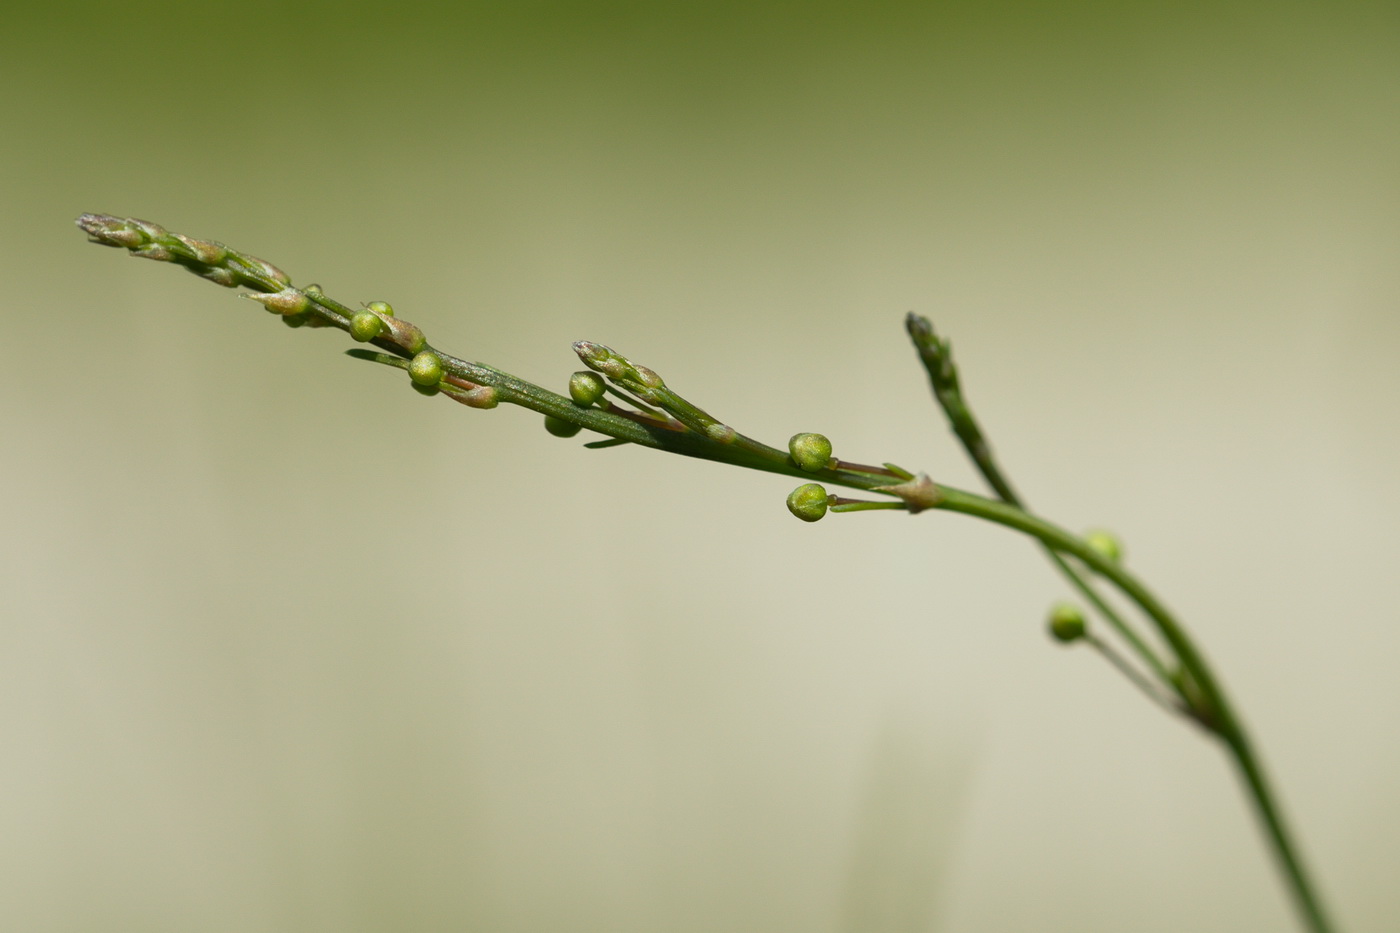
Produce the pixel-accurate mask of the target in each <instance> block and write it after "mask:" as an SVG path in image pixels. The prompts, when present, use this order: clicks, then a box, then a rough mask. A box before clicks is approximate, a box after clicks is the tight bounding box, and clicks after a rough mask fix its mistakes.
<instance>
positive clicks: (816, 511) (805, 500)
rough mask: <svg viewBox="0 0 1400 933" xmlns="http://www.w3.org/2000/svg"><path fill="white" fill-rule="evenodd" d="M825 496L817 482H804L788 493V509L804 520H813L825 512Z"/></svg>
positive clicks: (823, 490) (824, 491)
mask: <svg viewBox="0 0 1400 933" xmlns="http://www.w3.org/2000/svg"><path fill="white" fill-rule="evenodd" d="M827 498H828V496H827V494H826V490H825V489H823V488H822V487H821V485H820V484H819V483H806V484H804V485H802V486H798V487H797V488H796V489H794V490H793V491H792V492H790V493H788V497H787V507H788V511H789V512H791V513H792V514H793V515H796V516H797V517H798V518H800V519H802V520H803V521H804V522H814V521H816V520H817V519H819V518H821V517H822V516H823V515H825V514H826V504H827Z"/></svg>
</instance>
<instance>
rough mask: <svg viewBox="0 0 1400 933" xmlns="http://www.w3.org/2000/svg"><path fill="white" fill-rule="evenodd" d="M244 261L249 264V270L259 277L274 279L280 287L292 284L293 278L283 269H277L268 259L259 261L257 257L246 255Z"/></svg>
mask: <svg viewBox="0 0 1400 933" xmlns="http://www.w3.org/2000/svg"><path fill="white" fill-rule="evenodd" d="M243 261H244V263H246V264H247V266H248V268H250V269H252V270H253V272H255V273H257V274H258V275H261V276H264V277H265V278H269V279H272V281H274V282H276V283H277V284H278V285H290V284H292V277H291V276H290V275H288V274H287V273H285V272H283V271H282V270H281V269H279V268H277V267H276V266H274V265H273V264H272V263H270V262H268V261H267V260H266V259H259V258H258V257H256V256H247V255H245V256H244V257H243Z"/></svg>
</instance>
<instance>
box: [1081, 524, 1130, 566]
mask: <svg viewBox="0 0 1400 933" xmlns="http://www.w3.org/2000/svg"><path fill="white" fill-rule="evenodd" d="M1084 543H1085V544H1087V545H1089V547H1091V548H1093V549H1094V550H1096V551H1098V552H1099V553H1100V554H1102V555H1103V556H1104V557H1107V558H1108V559H1109V560H1111V561H1119V560H1122V558H1123V543H1122V542H1121V541H1119V540H1118V536H1117V535H1115V534H1114V533H1113V532H1111V531H1104V530H1103V529H1102V528H1095V529H1094V530H1093V531H1090V532H1088V533H1087V534H1085V535H1084Z"/></svg>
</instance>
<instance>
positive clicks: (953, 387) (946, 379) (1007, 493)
mask: <svg viewBox="0 0 1400 933" xmlns="http://www.w3.org/2000/svg"><path fill="white" fill-rule="evenodd" d="M905 326H906V329H907V330H908V332H909V337H910V339H911V340H913V342H914V349H915V350H917V351H918V353H919V361H920V362H921V363H923V364H924V369H925V371H926V372H927V373H928V378H929V384H930V386H932V388H933V397H934V398H935V399H936V400H937V401H938V406H939V407H940V408H942V409H943V413H944V414H945V415H946V416H947V417H948V426H949V427H950V428H952V430H953V434H954V435H955V436H956V437H957V439H958V441H959V442H960V443H961V444H962V446H963V449H964V450H965V451H967V455H968V457H969V458H970V459H971V460H972V462H973V464H975V465H976V467H977V470H978V472H980V473H981V474H982V478H983V479H985V480H986V481H987V484H988V485H989V486H991V487H992V489H993V490H994V491H995V492H996V494H997V496H998V497H1000V498H1001V500H1002V501H1003V502H1006V503H1008V504H1010V505H1014V506H1016V507H1017V508H1020V509H1024V508H1025V507H1026V506H1025V502H1024V500H1022V499H1021V497H1020V496H1019V495H1017V493H1016V490H1015V488H1014V487H1012V485H1011V480H1009V479H1008V478H1007V477H1006V474H1005V473H1003V472H1002V470H1001V467H1000V466H999V465H998V464H997V462H996V458H995V457H994V456H993V455H992V446H991V444H990V443H988V442H987V438H986V436H985V435H984V434H983V433H982V426H981V425H980V424H978V422H977V418H976V417H975V416H974V415H973V414H972V409H971V408H970V407H969V406H968V404H967V398H966V396H964V395H963V391H962V380H961V378H960V377H959V375H958V367H957V363H956V362H955V361H954V359H953V345H952V343H951V342H950V341H948V340H944V339H942V338H940V337H939V336H938V335H937V334H936V333H934V330H933V325H932V324H930V323H929V321H928V319H927V318H923V317H920V316H919V315H917V314H912V313H911V314H910V315H909V317H908V318H907V320H906V321H905ZM1045 554H1046V557H1048V558H1049V559H1050V562H1051V563H1052V564H1054V565H1055V567H1056V568H1057V569H1058V570H1059V571H1060V573H1061V574H1063V575H1064V576H1065V579H1067V580H1068V581H1069V582H1070V584H1071V585H1072V586H1074V588H1075V589H1077V590H1078V591H1079V593H1080V595H1081V596H1083V597H1084V598H1085V599H1086V600H1088V601H1089V603H1090V604H1092V605H1093V607H1094V608H1095V609H1096V610H1097V611H1098V613H1099V615H1101V616H1103V618H1104V619H1105V620H1107V622H1108V624H1109V625H1110V626H1112V627H1113V629H1114V630H1115V631H1116V632H1117V633H1118V634H1119V635H1120V636H1121V637H1122V638H1123V640H1124V641H1126V642H1127V643H1128V645H1129V646H1130V647H1131V648H1132V649H1133V653H1134V654H1136V655H1137V656H1138V658H1139V659H1141V661H1142V663H1143V664H1145V665H1146V666H1147V667H1148V669H1149V670H1151V671H1152V673H1153V674H1155V675H1156V677H1157V680H1158V681H1159V682H1160V683H1161V684H1162V686H1164V687H1166V688H1167V689H1169V690H1172V691H1175V692H1177V693H1178V694H1181V695H1182V699H1183V700H1186V701H1187V702H1188V703H1189V698H1188V697H1186V696H1185V695H1184V694H1182V693H1181V687H1180V685H1179V684H1177V683H1176V681H1175V679H1173V677H1172V676H1171V672H1170V671H1169V670H1168V669H1167V665H1166V664H1165V663H1164V662H1163V661H1162V659H1161V658H1160V657H1158V655H1157V652H1156V651H1154V650H1153V649H1152V647H1151V646H1150V645H1148V644H1147V642H1145V641H1143V640H1142V637H1141V636H1140V635H1139V634H1138V633H1137V630H1136V629H1134V628H1133V627H1132V626H1131V625H1129V624H1128V621H1127V620H1126V619H1124V618H1123V617H1122V616H1121V615H1120V614H1119V613H1118V612H1117V611H1116V610H1114V608H1113V607H1112V606H1110V605H1109V604H1108V603H1107V602H1106V601H1105V600H1104V598H1103V597H1102V596H1100V595H1099V593H1098V591H1097V590H1095V589H1094V586H1093V584H1091V583H1090V582H1089V581H1088V580H1086V579H1084V577H1083V576H1082V575H1081V574H1080V573H1078V572H1077V571H1076V570H1075V569H1074V568H1073V567H1071V566H1070V565H1069V563H1068V562H1067V561H1066V560H1065V559H1064V558H1063V557H1061V556H1060V555H1059V554H1058V553H1057V552H1056V551H1055V550H1053V549H1052V548H1049V547H1046V548H1045ZM1120 660H1121V659H1120ZM1116 666H1117V667H1118V668H1119V670H1124V668H1123V666H1122V665H1121V664H1118V665H1116ZM1124 672H1125V673H1126V671H1124Z"/></svg>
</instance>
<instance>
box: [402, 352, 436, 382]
mask: <svg viewBox="0 0 1400 933" xmlns="http://www.w3.org/2000/svg"><path fill="white" fill-rule="evenodd" d="M408 376H409V378H410V379H412V380H413V381H414V382H416V383H418V384H419V385H420V386H435V385H437V384H438V383H439V382H441V381H442V357H440V356H438V355H437V354H436V353H434V352H433V351H432V350H424V351H423V352H422V353H419V354H418V355H417V356H415V357H414V358H413V359H411V360H409V362H408Z"/></svg>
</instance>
